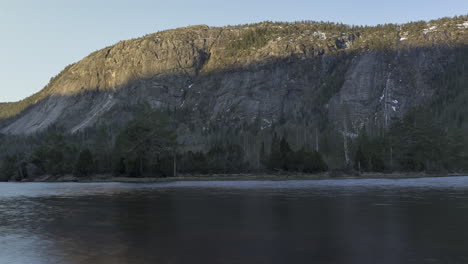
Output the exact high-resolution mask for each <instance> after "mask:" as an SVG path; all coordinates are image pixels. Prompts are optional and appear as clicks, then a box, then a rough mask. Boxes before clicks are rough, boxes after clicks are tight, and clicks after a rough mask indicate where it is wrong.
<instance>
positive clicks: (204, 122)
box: [0, 16, 468, 168]
mask: <svg viewBox="0 0 468 264" xmlns="http://www.w3.org/2000/svg"><path fill="white" fill-rule="evenodd" d="M467 48H468V17H467V16H459V17H453V18H443V19H438V20H433V21H429V22H414V23H408V24H403V25H396V24H388V25H379V26H374V27H367V26H366V27H363V26H348V25H342V24H334V23H318V22H308V21H305V22H296V23H275V22H263V23H258V24H252V25H241V26H229V27H208V26H204V25H201V26H192V27H186V28H179V29H175V30H168V31H163V32H158V33H154V34H150V35H147V36H144V37H142V38H138V39H133V40H127V41H122V42H119V43H117V44H116V45H113V46H110V47H107V48H104V49H102V50H99V51H96V52H94V53H92V54H90V55H89V56H87V57H86V58H84V59H83V60H81V61H79V62H77V63H75V64H72V65H70V66H68V67H67V68H65V69H64V70H63V71H62V72H61V73H60V74H58V75H57V76H56V77H54V78H52V79H51V82H50V83H49V84H48V85H47V86H46V87H45V88H44V89H43V90H42V91H40V92H39V93H37V94H35V95H33V96H31V97H29V98H26V99H25V100H23V101H21V102H17V103H7V104H0V118H2V121H0V132H1V133H3V134H6V135H33V134H34V133H38V132H44V131H47V129H48V128H49V127H50V126H55V127H57V126H58V127H62V128H64V129H65V131H66V132H68V133H71V134H76V133H82V132H85V131H86V130H89V129H96V128H98V127H115V129H116V130H118V129H119V128H121V127H122V126H123V125H125V124H126V123H127V122H128V121H130V120H132V119H133V118H134V117H135V113H136V112H137V109H139V107H140V106H141V105H148V106H149V107H150V108H151V109H153V110H154V109H158V110H160V111H163V112H165V113H167V114H168V116H170V118H171V120H173V121H174V123H175V131H176V134H177V141H178V142H179V144H181V145H182V147H181V148H182V149H183V150H184V151H188V150H191V151H208V150H209V149H211V148H212V147H213V146H216V145H219V144H221V143H222V144H232V145H236V146H239V147H240V148H241V149H242V152H243V153H244V156H243V158H242V159H243V160H246V161H251V162H250V165H249V166H251V167H256V168H258V167H261V165H260V163H261V157H260V156H261V155H260V149H261V148H265V152H267V153H269V152H271V151H272V149H271V147H270V142H272V140H273V138H274V136H275V135H276V134H277V135H278V136H280V137H285V138H286V139H287V141H288V142H289V144H290V145H291V147H292V148H293V149H300V148H306V149H316V150H319V151H320V152H323V153H322V154H324V155H325V156H326V159H327V161H328V163H329V164H336V166H334V167H339V166H341V165H342V164H343V160H344V159H346V160H347V159H350V158H352V157H348V156H347V154H345V156H346V157H344V158H343V152H344V153H347V152H350V153H351V152H352V151H351V150H347V148H348V146H346V145H347V141H348V140H349V142H350V143H349V144H353V142H354V143H356V142H357V140H358V139H359V138H360V136H361V135H362V134H363V133H364V132H365V134H366V135H368V136H371V137H377V136H383V135H384V134H385V133H386V132H385V131H388V130H389V129H390V128H391V126H392V124H394V123H395V122H398V121H399V120H404V119H405V118H407V116H408V115H409V114H412V115H417V113H429V115H430V117H431V118H432V119H433V120H434V122H435V121H440V122H439V123H438V125H437V126H438V127H446V128H448V127H453V128H454V129H466V128H467V126H468V125H467V120H465V118H464V116H465V113H466V112H467V110H466V109H468V105H467V98H468V92H467V89H466V88H467V87H466V85H467V82H466V79H467V76H468V68H467V67H466V65H465V64H466V62H467V61H468V60H467ZM428 109H429V110H428ZM343 141H345V142H343ZM343 147H344V148H345V150H343V149H342V148H343ZM354 147H356V145H355V146H354ZM353 151H354V150H353ZM350 156H353V155H351V154H350ZM346 163H347V161H346Z"/></svg>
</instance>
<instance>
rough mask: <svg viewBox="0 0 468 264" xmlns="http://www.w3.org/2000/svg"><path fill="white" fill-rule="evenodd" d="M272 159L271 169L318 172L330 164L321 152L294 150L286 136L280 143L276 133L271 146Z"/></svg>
mask: <svg viewBox="0 0 468 264" xmlns="http://www.w3.org/2000/svg"><path fill="white" fill-rule="evenodd" d="M277 144H278V145H279V147H278V146H276V145H277ZM271 149H272V152H271V153H270V160H269V164H268V168H269V169H271V170H283V171H296V172H305V173H317V172H323V171H327V170H328V165H327V164H326V163H325V161H324V160H323V158H322V156H321V155H320V153H318V152H316V151H313V152H309V151H306V150H304V149H303V148H302V149H300V150H298V151H293V150H292V149H291V147H290V146H289V143H288V142H287V140H286V138H285V137H282V138H281V140H280V141H279V143H278V138H277V136H276V134H275V136H274V138H273V140H272V146H271Z"/></svg>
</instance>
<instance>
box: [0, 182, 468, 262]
mask: <svg viewBox="0 0 468 264" xmlns="http://www.w3.org/2000/svg"><path fill="white" fill-rule="evenodd" d="M467 248H468V177H451V178H425V179H410V180H325V181H288V182H274V181H271V182H178V183H161V184H119V183H105V184H103V183H94V184H78V183H56V184H55V183H49V184H41V183H22V184H15V183H2V184H0V263H1V264H3V263H20V264H22V263H31V264H36V263H37V264H51V263H71V264H75V263H106V264H107V263H136V264H140V263H468V251H467V250H466V249H467Z"/></svg>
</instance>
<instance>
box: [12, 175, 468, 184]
mask: <svg viewBox="0 0 468 264" xmlns="http://www.w3.org/2000/svg"><path fill="white" fill-rule="evenodd" d="M457 176H459V177H460V176H468V173H447V174H443V173H434V174H431V173H362V174H361V175H342V176H338V177H332V176H330V174H329V173H321V174H216V175H183V176H179V177H166V178H149V177H148V178H130V177H115V176H109V175H94V176H91V177H75V176H71V175H68V176H61V177H53V176H43V177H40V178H37V179H34V180H27V179H26V180H23V181H20V182H39V183H59V182H77V183H164V182H181V181H298V180H299V181H300V180H359V179H361V180H364V179H414V178H440V177H457Z"/></svg>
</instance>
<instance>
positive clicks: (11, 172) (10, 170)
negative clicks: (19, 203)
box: [0, 156, 18, 181]
mask: <svg viewBox="0 0 468 264" xmlns="http://www.w3.org/2000/svg"><path fill="white" fill-rule="evenodd" d="M17 173H18V158H17V157H16V156H6V157H5V158H4V159H3V161H2V164H1V166H0V181H8V180H10V179H12V178H14V177H16V176H17Z"/></svg>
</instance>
